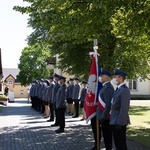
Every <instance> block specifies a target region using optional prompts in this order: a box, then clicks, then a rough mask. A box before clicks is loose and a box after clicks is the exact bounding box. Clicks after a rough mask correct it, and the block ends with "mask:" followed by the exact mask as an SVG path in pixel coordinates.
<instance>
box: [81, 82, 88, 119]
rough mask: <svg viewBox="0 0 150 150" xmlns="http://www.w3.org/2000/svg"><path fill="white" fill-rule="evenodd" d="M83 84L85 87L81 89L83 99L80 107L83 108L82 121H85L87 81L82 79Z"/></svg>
mask: <svg viewBox="0 0 150 150" xmlns="http://www.w3.org/2000/svg"><path fill="white" fill-rule="evenodd" d="M82 85H83V88H82V90H81V96H80V100H81V103H80V108H81V109H82V112H83V117H82V119H81V121H83V120H84V119H85V116H84V110H83V106H84V100H85V96H86V91H87V82H86V81H82Z"/></svg>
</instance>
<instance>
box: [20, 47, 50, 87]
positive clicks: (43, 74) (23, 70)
mask: <svg viewBox="0 0 150 150" xmlns="http://www.w3.org/2000/svg"><path fill="white" fill-rule="evenodd" d="M49 55H50V52H49V49H47V48H46V47H44V46H43V47H42V46H41V45H40V44H34V45H32V46H27V47H25V48H24V49H23V51H22V55H21V57H20V63H19V65H18V68H19V69H20V72H19V75H18V76H17V78H18V80H19V81H20V82H21V84H22V85H26V84H29V83H30V82H31V81H32V80H35V79H36V78H37V77H40V78H47V77H48V76H49V75H50V74H51V73H52V71H51V70H48V69H46V61H45V60H46V58H47V57H48V56H49Z"/></svg>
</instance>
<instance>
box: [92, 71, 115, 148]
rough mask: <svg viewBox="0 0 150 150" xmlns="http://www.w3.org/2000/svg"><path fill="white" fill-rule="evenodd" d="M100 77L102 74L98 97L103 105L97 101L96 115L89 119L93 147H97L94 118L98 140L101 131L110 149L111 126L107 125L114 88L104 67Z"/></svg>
mask: <svg viewBox="0 0 150 150" xmlns="http://www.w3.org/2000/svg"><path fill="white" fill-rule="evenodd" d="M100 75H101V78H103V75H105V76H106V77H107V79H106V77H105V81H101V82H102V84H103V85H102V88H101V89H100V92H99V95H98V96H99V99H101V103H103V105H102V106H103V107H101V106H100V103H99V102H98V107H97V111H96V117H94V118H92V119H91V126H92V131H93V133H94V139H95V147H94V148H93V149H97V148H96V147H97V127H96V119H98V120H99V127H100V130H99V132H100V133H99V140H100V141H101V131H102V133H103V138H104V143H105V148H106V150H112V132H111V126H110V125H109V121H110V109H111V100H112V97H113V94H114V88H113V86H112V84H111V83H110V81H109V77H110V76H111V73H109V72H108V71H107V70H105V69H101V74H100ZM103 80H104V79H103Z"/></svg>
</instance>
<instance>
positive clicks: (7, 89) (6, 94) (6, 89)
mask: <svg viewBox="0 0 150 150" xmlns="http://www.w3.org/2000/svg"><path fill="white" fill-rule="evenodd" d="M8 92H9V87H8V84H6V87H5V89H4V95H5V96H8Z"/></svg>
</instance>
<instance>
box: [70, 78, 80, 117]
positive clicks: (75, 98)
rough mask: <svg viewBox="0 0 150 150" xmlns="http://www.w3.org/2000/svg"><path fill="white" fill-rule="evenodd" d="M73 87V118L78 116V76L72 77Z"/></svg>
mask: <svg viewBox="0 0 150 150" xmlns="http://www.w3.org/2000/svg"><path fill="white" fill-rule="evenodd" d="M74 82H75V84H74V88H73V96H72V99H73V101H74V104H75V115H74V116H72V117H73V118H77V117H79V99H80V85H79V78H77V77H76V78H74Z"/></svg>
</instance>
